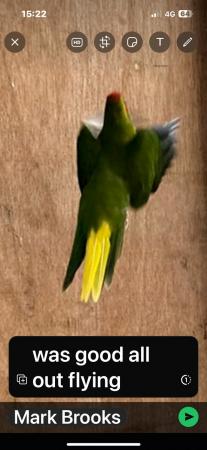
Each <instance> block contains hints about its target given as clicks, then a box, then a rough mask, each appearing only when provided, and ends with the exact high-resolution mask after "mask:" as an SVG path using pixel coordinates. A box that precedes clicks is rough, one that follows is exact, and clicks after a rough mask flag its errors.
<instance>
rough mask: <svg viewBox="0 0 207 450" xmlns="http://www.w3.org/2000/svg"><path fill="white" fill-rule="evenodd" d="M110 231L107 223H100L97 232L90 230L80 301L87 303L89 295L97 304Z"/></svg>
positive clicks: (104, 268) (108, 246)
mask: <svg viewBox="0 0 207 450" xmlns="http://www.w3.org/2000/svg"><path fill="white" fill-rule="evenodd" d="M110 236H111V229H110V226H109V224H108V223H107V222H102V224H101V226H100V228H99V229H98V230H97V231H94V230H93V229H92V230H91V232H90V234H89V237H88V240H87V245H86V257H85V266H84V272H83V284H82V291H81V300H82V301H83V302H87V301H88V299H89V297H90V295H91V294H92V298H93V301H94V302H97V301H98V299H99V297H100V294H101V289H102V285H103V281H104V275H105V270H106V264H107V261H108V257H109V252H110Z"/></svg>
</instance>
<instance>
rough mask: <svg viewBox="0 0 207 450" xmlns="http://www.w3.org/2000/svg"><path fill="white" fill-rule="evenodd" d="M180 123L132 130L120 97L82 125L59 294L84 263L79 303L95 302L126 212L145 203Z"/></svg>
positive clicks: (117, 248) (116, 252) (107, 277)
mask: <svg viewBox="0 0 207 450" xmlns="http://www.w3.org/2000/svg"><path fill="white" fill-rule="evenodd" d="M178 126H179V119H175V120H172V121H171V122H169V123H166V124H164V125H162V126H158V127H153V128H151V129H136V127H135V125H134V124H133V121H132V119H131V117H130V115H129V112H128V109H127V107H126V104H125V102H124V100H123V98H122V96H121V95H120V94H119V93H117V92H114V93H112V94H110V95H109V96H108V97H107V99H106V105H105V112H104V115H103V116H100V117H98V118H95V119H91V120H88V121H85V122H84V125H83V126H82V128H81V130H80V134H79V136H78V141H77V167H78V181H79V186H80V190H81V198H80V204H79V212H78V220H77V228H76V233H75V239H74V243H73V248H72V252H71V256H70V260H69V264H68V267H67V271H66V275H65V280H64V283H63V290H65V289H67V287H68V286H69V285H70V283H71V282H72V280H73V278H74V275H75V273H76V271H77V269H78V268H79V266H80V265H81V263H82V261H83V260H85V262H84V270H83V281H82V291H81V300H82V301H83V302H88V300H89V298H90V297H91V298H92V299H93V301H94V302H97V301H98V299H99V297H100V294H101V291H102V288H103V286H104V284H106V285H109V284H110V283H111V280H112V276H113V273H114V268H115V264H116V261H117V259H118V258H119V256H120V254H121V250H122V244H123V238H124V230H125V224H126V218H127V210H128V208H129V207H132V208H134V209H138V208H140V207H141V206H143V205H144V204H145V203H147V201H148V199H149V197H150V195H151V194H152V193H154V192H155V191H156V190H157V188H158V186H159V184H160V182H161V179H162V177H163V175H164V174H165V172H166V169H167V168H168V167H169V166H170V163H171V161H172V159H173V157H174V155H175V142H176V139H175V133H176V129H177V128H178Z"/></svg>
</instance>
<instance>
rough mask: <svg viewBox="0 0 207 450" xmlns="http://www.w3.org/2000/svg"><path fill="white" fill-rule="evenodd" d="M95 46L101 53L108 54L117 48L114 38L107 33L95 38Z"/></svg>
mask: <svg viewBox="0 0 207 450" xmlns="http://www.w3.org/2000/svg"><path fill="white" fill-rule="evenodd" d="M94 45H95V47H96V49H97V50H98V51H99V52H102V53H108V52H110V51H111V50H113V48H114V47H115V39H114V36H113V35H112V34H111V33H108V32H107V31H103V32H102V33H98V34H97V35H96V37H95V40H94Z"/></svg>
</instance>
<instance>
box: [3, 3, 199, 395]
mask: <svg viewBox="0 0 207 450" xmlns="http://www.w3.org/2000/svg"><path fill="white" fill-rule="evenodd" d="M153 3H154V2H153V1H139V0H137V1H136V0H128V1H126V0H60V1H56V0H53V1H51V0H45V1H43V0H40V1H39V2H38V9H47V10H48V18H47V19H42V20H38V19H21V18H20V11H21V10H22V9H31V8H32V7H33V4H34V2H32V1H30V0H29V1H28V0H27V1H26V0H16V1H13V2H8V1H2V0H0V7H1V8H0V11H1V17H0V18H1V45H0V52H1V68H0V94H1V108H0V158H1V164H0V301H1V325H0V327H1V341H0V360H1V364H0V379H1V383H0V399H1V401H2V400H5V401H12V400H13V399H12V397H11V396H9V393H8V383H7V373H8V372H7V371H8V368H7V357H8V353H7V348H8V347H7V346H8V341H9V338H10V337H11V336H14V335H68V336H69V335H74V336H76V335H163V334H164V335H194V336H196V337H197V338H198V340H199V345H200V371H199V373H200V388H199V394H198V395H197V397H196V398H194V400H200V401H201V400H203V401H204V400H205V399H206V395H207V388H206V370H207V363H206V350H207V346H206V338H207V310H206V292H207V278H206V266H207V177H206V175H207V172H206V163H207V157H206V150H207V149H206V142H207V136H206V104H207V101H206V100H207V99H206V82H207V74H206V62H204V61H206V59H205V58H206V49H204V48H203V47H202V46H201V47H200V49H199V51H197V52H194V53H192V54H184V53H182V52H180V51H179V50H178V49H177V47H176V37H177V36H178V34H179V33H180V32H182V31H185V30H188V28H189V22H188V24H187V22H186V21H185V20H183V21H182V20H180V19H177V18H175V19H173V20H172V19H168V18H165V19H157V20H152V19H150V13H151V12H153V10H154V7H153ZM193 5H194V6H196V7H197V11H196V13H195V15H194V18H193V21H192V28H193V29H194V31H196V32H197V33H199V28H200V30H202V32H203V33H205V36H206V29H205V28H204V26H205V21H204V19H203V17H204V15H203V12H200V11H199V8H198V7H201V6H202V5H205V2H199V1H197V2H195V3H193V2H192V1H190V0H186V2H185V7H192V6H193ZM179 6H180V2H179V1H176V0H172V1H161V0H160V1H157V2H156V7H157V8H158V9H162V10H163V9H165V8H166V9H169V8H170V9H179ZM202 20H203V22H202ZM202 27H203V28H202ZM192 28H191V29H192ZM12 30H17V31H20V32H22V33H23V34H24V35H25V38H26V48H25V49H24V51H23V52H21V53H19V54H12V53H10V52H8V51H7V50H6V49H5V48H4V45H3V39H4V36H5V35H6V34H7V33H8V32H10V31H12ZM74 30H80V31H82V32H83V33H85V34H86V35H87V36H88V39H89V47H88V49H87V50H86V51H85V52H83V53H82V54H81V55H77V54H73V53H71V52H70V51H69V50H68V49H67V47H66V44H65V41H66V38H67V35H68V34H69V33H70V32H72V31H74ZM102 30H108V31H109V32H112V33H113V35H114V36H115V38H116V41H117V45H116V47H115V49H114V50H113V52H111V53H109V54H102V53H99V52H98V51H97V50H96V49H95V48H94V46H93V39H94V36H95V35H96V33H98V32H99V31H102ZM130 30H135V31H138V32H139V33H140V34H141V35H142V37H143V40H144V45H143V48H142V49H141V50H140V51H139V52H138V53H137V54H133V55H132V54H128V53H127V52H125V51H124V50H123V49H122V48H121V45H120V41H121V37H122V35H123V34H124V33H125V32H127V31H130ZM160 30H162V31H165V32H167V33H168V34H169V36H170V37H171V40H172V44H171V47H170V49H169V51H168V52H166V53H164V54H157V53H153V52H152V51H151V50H150V48H149V46H148V40H149V37H150V36H151V34H152V33H153V32H155V31H160ZM160 64H164V65H167V66H166V67H157V65H160ZM114 89H115V90H120V91H121V92H122V93H123V95H124V97H125V98H126V101H127V103H128V107H129V109H130V111H131V113H132V114H133V116H134V118H135V120H136V121H137V123H139V124H147V125H148V124H151V123H159V122H163V121H166V120H169V119H172V118H174V117H177V116H180V117H182V127H181V131H180V134H179V144H178V156H177V159H176V161H175V162H174V164H173V167H172V169H171V170H170V172H169V173H168V175H167V177H165V179H164V180H163V183H162V185H161V187H160V189H159V190H158V192H157V193H156V194H155V195H154V196H153V197H152V198H151V199H150V201H149V203H148V204H147V206H146V207H145V208H143V209H141V210H140V211H139V212H138V213H136V214H135V213H133V212H130V217H129V219H130V220H129V228H128V230H127V232H126V236H125V242H124V248H123V253H122V258H121V259H120V261H119V262H118V264H117V268H116V273H115V276H114V279H113V283H112V286H111V288H110V290H109V291H104V292H103V295H102V297H101V300H100V301H99V303H98V304H97V305H96V304H92V303H88V304H87V305H83V304H82V303H81V302H80V300H79V297H80V283H81V273H82V271H81V270H80V271H79V273H78V274H77V276H76V278H75V281H74V282H73V284H72V286H71V288H70V289H69V290H67V291H66V293H64V294H62V292H61V288H62V282H63V278H64V274H65V269H66V265H67V262H68V257H69V253H70V250H71V246H72V240H73V235H74V231H75V226H76V216H77V210H78V201H79V197H80V193H79V189H78V183H77V175H76V138H77V133H78V130H79V127H80V123H81V119H82V118H83V117H88V116H90V115H91V114H94V113H96V112H97V111H100V110H101V109H103V106H104V102H105V97H106V95H107V94H108V93H109V92H110V91H112V90H114ZM18 401H20V400H19V399H18Z"/></svg>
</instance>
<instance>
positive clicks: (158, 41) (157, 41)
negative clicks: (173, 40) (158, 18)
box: [149, 31, 170, 53]
mask: <svg viewBox="0 0 207 450" xmlns="http://www.w3.org/2000/svg"><path fill="white" fill-rule="evenodd" d="M149 44H150V47H151V49H152V50H153V51H154V52H157V53H163V52H165V51H166V50H168V48H169V46H170V38H169V36H168V34H166V33H164V32H163V31H157V32H156V33H153V34H152V36H151V38H150V40H149Z"/></svg>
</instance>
